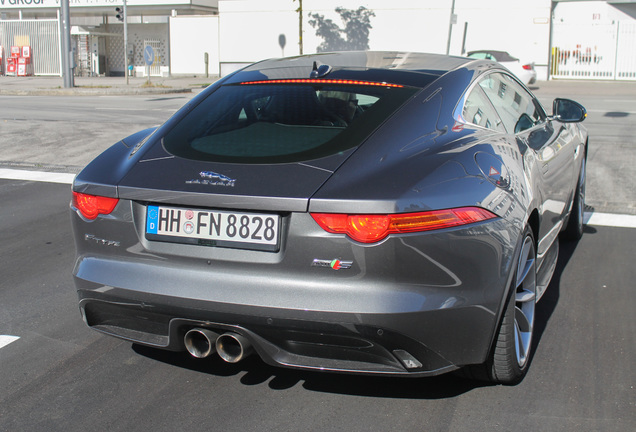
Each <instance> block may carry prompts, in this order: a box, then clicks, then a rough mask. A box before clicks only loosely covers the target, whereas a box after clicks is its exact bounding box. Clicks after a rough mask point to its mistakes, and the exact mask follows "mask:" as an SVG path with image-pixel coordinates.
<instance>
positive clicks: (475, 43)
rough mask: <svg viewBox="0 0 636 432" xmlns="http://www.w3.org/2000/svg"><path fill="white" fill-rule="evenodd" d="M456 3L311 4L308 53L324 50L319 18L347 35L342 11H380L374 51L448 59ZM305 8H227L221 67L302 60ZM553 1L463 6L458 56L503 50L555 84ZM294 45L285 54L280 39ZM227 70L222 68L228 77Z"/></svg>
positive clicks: (489, 0) (347, 0)
mask: <svg viewBox="0 0 636 432" xmlns="http://www.w3.org/2000/svg"><path fill="white" fill-rule="evenodd" d="M451 4H452V0H392V1H386V0H366V1H363V0H304V1H303V9H304V20H303V21H304V22H303V30H304V31H303V51H304V53H305V54H308V53H313V52H315V51H316V48H317V47H318V46H319V45H320V43H321V42H322V39H321V38H318V37H317V36H316V32H315V29H314V28H313V27H311V26H310V25H309V20H310V19H311V18H310V14H311V13H318V14H321V15H323V16H324V17H325V18H328V19H332V20H333V21H334V23H336V24H337V25H339V26H341V27H343V24H342V22H341V20H340V16H339V15H338V14H337V13H336V12H335V9H336V8H337V7H339V6H340V7H344V8H347V9H357V8H358V7H360V6H364V7H366V8H367V9H370V10H372V11H373V12H374V13H375V16H374V17H372V18H371V26H372V29H371V31H370V34H369V48H370V49H371V50H401V51H421V52H433V53H446V47H447V42H448V30H449V22H450V19H451V15H450V13H451ZM297 7H298V2H293V1H292V0H268V1H263V0H225V1H223V0H221V1H219V15H220V43H221V46H220V61H221V63H222V65H224V64H225V66H226V67H227V70H226V71H229V70H230V69H235V68H236V67H238V66H239V65H241V64H245V63H250V62H253V61H257V60H260V59H264V58H271V57H280V56H283V55H285V56H290V55H297V54H298V53H299V48H298V14H297V13H296V9H297ZM550 8H551V1H550V0H532V1H527V0H482V1H475V0H456V1H455V14H456V15H457V22H456V24H454V25H453V27H452V38H451V46H450V54H454V55H461V54H462V52H461V51H462V41H463V36H464V25H465V23H466V22H467V23H468V27H467V34H466V36H467V37H466V51H470V50H474V49H496V50H504V51H508V52H510V53H511V54H512V55H513V56H517V57H520V58H521V59H522V60H524V61H529V62H531V61H533V62H535V63H536V65H537V68H538V72H539V77H540V78H542V79H545V77H546V76H547V65H548V59H549V54H550V53H549V49H550V46H549V42H550V41H549V35H550ZM281 34H284V35H285V37H286V40H287V44H286V47H285V50H284V52H283V50H281V48H280V47H279V45H278V39H279V35H281ZM223 68H224V66H222V68H221V69H222V70H221V72H222V74H223V73H224V70H223Z"/></svg>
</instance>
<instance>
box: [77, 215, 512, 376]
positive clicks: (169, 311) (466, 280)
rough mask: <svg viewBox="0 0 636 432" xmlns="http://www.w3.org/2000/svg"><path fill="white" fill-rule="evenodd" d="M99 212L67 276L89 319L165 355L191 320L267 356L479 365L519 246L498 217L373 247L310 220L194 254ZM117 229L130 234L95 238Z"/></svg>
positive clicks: (177, 345) (352, 367)
mask: <svg viewBox="0 0 636 432" xmlns="http://www.w3.org/2000/svg"><path fill="white" fill-rule="evenodd" d="M301 216H302V215H301ZM73 217H74V218H77V216H76V215H74V216H73ZM104 219H105V220H104V221H103V223H104V226H103V227H102V226H101V225H99V224H97V223H94V224H93V225H91V226H90V228H91V230H92V232H94V233H95V234H94V235H93V236H91V237H89V238H87V237H86V235H84V234H82V233H81V231H80V233H77V232H76V245H77V249H78V257H77V261H76V263H75V267H74V271H73V275H74V281H75V286H76V288H77V292H78V296H79V306H80V310H81V312H82V315H83V317H84V319H85V321H86V323H87V324H88V325H89V326H90V327H91V328H93V329H95V330H98V331H100V332H103V333H106V334H109V335H112V336H116V337H119V338H122V339H126V340H129V341H132V342H135V343H140V344H143V345H148V346H152V347H156V348H162V349H168V350H173V351H180V350H184V349H185V347H184V342H183V338H184V335H185V333H186V332H187V331H189V330H190V329H192V328H208V329H210V330H213V331H215V332H216V333H223V332H225V331H232V332H235V333H238V334H240V335H242V336H244V337H245V338H246V339H248V340H249V342H250V343H251V344H252V346H253V347H254V349H255V351H256V353H257V354H258V355H259V356H260V357H261V358H262V359H263V360H264V361H265V362H266V363H268V364H271V365H275V366H283V367H293V368H302V369H310V370H326V371H337V372H347V373H368V374H392V375H409V376H427V375H437V374H441V373H444V372H448V371H451V370H453V369H456V368H458V367H461V366H463V365H468V364H478V363H482V362H484V361H485V359H486V358H487V355H488V352H489V349H490V346H491V343H492V340H493V337H494V333H495V331H496V329H497V325H498V322H499V317H500V316H501V311H502V309H503V302H504V300H505V297H506V291H507V287H509V286H510V278H511V277H512V270H511V269H512V268H513V267H514V264H513V262H512V261H513V259H512V257H513V256H516V251H515V249H516V243H517V238H516V234H515V232H516V231H515V230H514V228H512V227H511V226H510V225H508V224H507V223H506V222H505V221H504V220H502V219H496V220H493V221H488V222H486V223H482V224H473V225H470V226H468V227H461V228H458V229H450V230H443V231H439V232H434V233H430V234H426V235H403V236H394V237H390V238H387V239H386V240H385V241H384V242H382V243H381V244H380V245H374V246H372V247H369V246H364V245H358V244H355V243H354V242H351V241H349V240H346V239H344V238H341V237H338V236H333V235H328V234H327V233H324V232H323V231H321V230H320V229H319V228H318V227H317V226H316V224H315V223H314V222H313V221H312V220H311V219H310V217H309V216H306V219H307V221H306V223H304V224H300V225H298V226H297V227H295V228H293V229H290V234H289V235H290V236H292V235H296V234H294V231H295V230H296V231H302V234H303V235H306V236H311V239H312V244H313V245H314V247H313V248H306V247H300V246H298V247H296V246H294V247H292V246H290V245H289V244H288V245H285V244H283V248H282V250H281V252H279V253H268V252H252V253H250V254H245V251H242V253H241V256H240V257H235V256H234V254H235V252H234V251H233V250H217V249H216V248H204V249H196V251H197V252H200V254H201V256H196V257H195V256H187V253H189V252H190V249H188V248H190V247H191V246H181V245H177V246H178V247H175V246H174V245H163V244H154V243H153V244H151V243H149V242H147V241H145V240H144V239H141V243H139V242H136V241H134V239H135V238H136V234H135V231H132V230H130V228H129V226H130V225H132V224H129V223H128V224H123V225H122V226H125V227H126V229H128V230H130V233H129V235H128V236H122V234H121V232H119V231H116V230H115V229H113V230H112V231H111V230H110V228H109V229H108V230H106V225H107V224H108V226H110V225H112V224H114V223H115V222H113V221H111V220H107V219H106V218H104ZM77 222H78V225H79V221H77ZM80 226H82V231H84V230H85V229H86V228H84V226H83V225H80ZM84 232H85V231H84ZM113 232H117V233H118V235H119V237H115V238H121V237H123V238H128V239H129V242H127V243H124V242H122V243H121V244H120V245H118V246H111V245H110V244H109V243H104V242H96V241H95V237H100V238H105V239H110V238H113V237H114V234H113ZM142 243H143V244H142ZM290 244H291V242H290ZM294 245H297V242H294ZM163 249H165V250H163ZM206 254H208V255H209V256H208V255H206ZM215 254H216V255H219V256H220V257H221V258H224V259H220V258H219V257H215V256H214V255H215ZM246 257H247V258H246ZM239 258H240V259H239ZM315 258H321V259H323V258H339V259H343V260H351V261H352V262H353V265H352V266H351V267H350V268H348V269H346V270H337V271H336V270H334V269H332V268H323V267H315V266H311V263H312V260H313V259H315ZM248 260H249V261H248ZM404 353H407V354H408V356H407V357H408V358H412V359H414V360H415V362H412V361H408V360H407V361H405V360H404V358H405V357H404V355H405V354H404Z"/></svg>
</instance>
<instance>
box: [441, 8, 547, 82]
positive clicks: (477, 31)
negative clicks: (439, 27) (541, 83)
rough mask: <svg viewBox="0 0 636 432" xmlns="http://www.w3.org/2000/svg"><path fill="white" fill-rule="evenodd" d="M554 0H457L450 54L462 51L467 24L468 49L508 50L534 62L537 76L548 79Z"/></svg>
mask: <svg viewBox="0 0 636 432" xmlns="http://www.w3.org/2000/svg"><path fill="white" fill-rule="evenodd" d="M550 9H551V1H550V0H532V1H527V0H483V1H475V0H456V2H455V13H456V14H457V25H455V26H453V36H452V44H451V51H450V54H455V55H461V54H462V52H461V49H462V41H463V36H464V26H465V23H468V25H467V27H466V45H465V50H466V52H470V51H475V50H480V49H492V50H499V51H508V52H509V53H510V54H511V55H512V56H514V57H518V58H519V59H521V61H522V63H528V62H534V63H535V69H536V70H537V79H539V80H546V79H547V75H548V64H549V58H550V14H551V11H550Z"/></svg>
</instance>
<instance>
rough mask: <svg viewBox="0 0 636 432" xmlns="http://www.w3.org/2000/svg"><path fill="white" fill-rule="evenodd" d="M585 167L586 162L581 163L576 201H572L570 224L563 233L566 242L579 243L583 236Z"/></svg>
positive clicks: (575, 193)
mask: <svg viewBox="0 0 636 432" xmlns="http://www.w3.org/2000/svg"><path fill="white" fill-rule="evenodd" d="M585 165H586V160H585V158H584V159H583V162H582V163H581V171H580V172H579V180H578V182H577V185H576V191H575V192H574V200H573V201H572V210H571V211H570V217H569V219H568V224H567V226H566V227H565V230H564V231H563V234H562V237H563V238H564V239H565V240H570V241H577V240H579V239H580V238H581V237H582V236H583V218H584V213H585Z"/></svg>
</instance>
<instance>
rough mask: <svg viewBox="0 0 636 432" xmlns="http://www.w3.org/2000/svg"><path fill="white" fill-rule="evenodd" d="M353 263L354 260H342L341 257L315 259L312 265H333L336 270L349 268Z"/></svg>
mask: <svg viewBox="0 0 636 432" xmlns="http://www.w3.org/2000/svg"><path fill="white" fill-rule="evenodd" d="M352 265H353V261H341V260H339V259H334V260H323V259H317V258H316V259H315V260H313V262H312V263H311V266H312V267H331V268H332V269H334V270H347V269H350V268H351V266H352Z"/></svg>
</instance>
